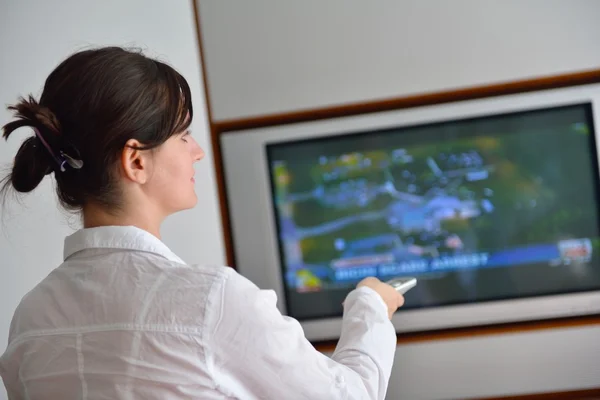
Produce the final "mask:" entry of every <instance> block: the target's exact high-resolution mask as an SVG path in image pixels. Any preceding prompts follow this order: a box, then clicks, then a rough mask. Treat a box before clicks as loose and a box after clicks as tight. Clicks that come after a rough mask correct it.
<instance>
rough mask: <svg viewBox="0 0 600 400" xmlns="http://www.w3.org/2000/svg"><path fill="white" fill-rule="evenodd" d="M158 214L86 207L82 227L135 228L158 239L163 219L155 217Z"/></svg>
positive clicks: (144, 211)
mask: <svg viewBox="0 0 600 400" xmlns="http://www.w3.org/2000/svg"><path fill="white" fill-rule="evenodd" d="M156 215H158V213H153V212H149V210H142V209H141V208H137V209H134V210H132V211H122V210H119V211H117V212H114V211H108V210H106V209H105V208H103V207H100V206H97V205H91V204H90V205H87V206H86V207H84V209H83V227H84V228H97V227H100V226H135V227H136V228H139V229H143V230H145V231H147V232H149V233H151V234H152V235H154V236H156V237H157V238H159V239H160V226H161V224H162V221H163V218H160V217H156Z"/></svg>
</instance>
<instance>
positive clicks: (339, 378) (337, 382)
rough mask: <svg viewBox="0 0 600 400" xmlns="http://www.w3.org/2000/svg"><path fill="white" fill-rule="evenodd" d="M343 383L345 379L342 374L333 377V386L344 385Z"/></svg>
mask: <svg viewBox="0 0 600 400" xmlns="http://www.w3.org/2000/svg"><path fill="white" fill-rule="evenodd" d="M344 383H346V380H345V379H344V377H343V376H342V375H338V376H336V377H335V386H337V387H342V386H344Z"/></svg>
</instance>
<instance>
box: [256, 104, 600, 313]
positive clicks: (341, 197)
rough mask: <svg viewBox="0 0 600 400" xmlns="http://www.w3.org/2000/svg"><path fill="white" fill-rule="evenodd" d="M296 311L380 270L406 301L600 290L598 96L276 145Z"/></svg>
mask: <svg viewBox="0 0 600 400" xmlns="http://www.w3.org/2000/svg"><path fill="white" fill-rule="evenodd" d="M266 150H267V158H268V165H269V171H270V179H271V189H272V198H273V205H274V215H275V220H276V224H277V233H278V241H279V253H280V260H281V267H282V269H283V277H284V289H285V301H286V306H287V313H288V314H289V315H291V316H293V317H295V318H297V319H299V320H308V319H316V318H324V317H332V316H339V315H341V314H342V302H343V300H344V297H345V296H346V295H347V294H348V292H349V291H350V290H352V289H353V288H354V287H355V286H356V284H357V282H358V281H360V280H361V279H362V278H364V277H367V276H376V277H378V278H379V279H381V280H388V279H391V278H394V277H398V276H415V277H417V278H418V285H417V287H415V288H414V289H412V290H411V291H410V292H408V293H407V294H406V296H405V298H406V303H405V306H404V309H411V308H412V309H414V308H425V307H439V306H444V305H454V304H461V303H472V302H483V301H494V300H504V299H513V298H523V297H530V296H541V295H551V294H559V293H566V292H570V293H572V292H581V291H587V290H595V289H598V288H600V266H599V265H598V261H600V258H599V257H598V246H599V243H600V227H599V218H598V217H599V215H598V163H597V155H596V143H595V136H594V131H593V120H592V106H591V104H589V103H586V104H580V105H573V106H564V107H554V108H545V109H540V110H533V111H526V112H518V113H508V114H501V115H491V116H486V117H478V118H471V119H462V120H453V121H445V122H441V123H433V124H427V125H418V126H408V127H407V126H403V127H398V128H388V129H385V130H376V131H366V132H359V133H349V134H343V133H342V134H336V135H332V136H328V137H326V138H319V139H309V140H306V139H305V140H301V141H290V142H279V143H271V144H268V145H267V148H266Z"/></svg>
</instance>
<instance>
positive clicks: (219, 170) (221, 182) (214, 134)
mask: <svg viewBox="0 0 600 400" xmlns="http://www.w3.org/2000/svg"><path fill="white" fill-rule="evenodd" d="M190 1H191V2H192V9H193V11H194V20H195V21H196V34H197V36H198V51H199V53H200V66H201V68H202V81H203V83H204V100H205V102H206V113H207V116H208V123H209V129H210V142H211V146H212V154H213V166H214V169H215V179H216V182H217V194H218V196H219V208H220V211H221V212H220V214H221V229H222V230H223V244H224V246H225V258H226V262H227V265H229V266H231V267H233V268H234V269H235V252H234V250H233V235H232V233H231V219H230V217H229V207H228V203H227V190H226V188H225V177H224V176H223V175H224V174H223V154H222V152H221V143H220V141H219V135H220V133H221V131H220V130H219V129H218V128H217V125H216V124H215V122H214V120H213V116H212V106H211V103H210V88H209V84H208V78H207V74H208V72H207V71H206V64H205V62H204V47H203V41H202V28H201V26H200V8H199V6H198V2H197V0H190Z"/></svg>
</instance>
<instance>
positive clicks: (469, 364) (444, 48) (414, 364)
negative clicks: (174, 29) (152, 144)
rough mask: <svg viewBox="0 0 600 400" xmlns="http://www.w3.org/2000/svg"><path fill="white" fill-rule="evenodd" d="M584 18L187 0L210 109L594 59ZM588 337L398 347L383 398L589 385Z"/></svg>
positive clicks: (411, 88) (400, 88)
mask: <svg viewBox="0 0 600 400" xmlns="http://www.w3.org/2000/svg"><path fill="white" fill-rule="evenodd" d="M598 15H600V2H597V1H594V0H568V1H564V0H563V1H559V0H527V1H523V0H506V1H503V2H498V1H489V0H471V1H467V0H454V1H452V2H433V1H422V0H415V1H403V2H395V3H391V2H380V3H377V4H375V3H373V2H353V3H352V5H351V6H350V5H348V4H347V3H342V2H320V1H317V0H306V1H302V2H277V3H276V2H270V1H266V0H254V1H253V2H250V3H244V2H235V4H234V2H226V1H221V2H210V1H200V16H201V26H202V34H203V39H204V40H203V47H204V51H205V62H206V63H205V66H206V72H207V75H208V86H209V89H210V100H211V106H212V112H213V117H214V119H216V120H219V121H220V120H230V119H236V118H243V117H251V116H259V115H265V114H271V113H278V112H286V111H297V110H302V109H310V108H316V107H321V106H327V105H332V104H336V105H337V104H344V103H353V102H362V101H368V100H372V99H381V98H387V97H397V96H402V95H409V94H414V93H422V92H429V91H437V90H443V89H450V88H455V87H463V86H471V85H479V84H486V83H492V82H501V81H510V80H514V79H522V78H528V77H535V76H541V75H552V74H557V73H564V72H571V71H578V70H585V69H591V68H600V52H598V50H597V46H598V38H600V24H598V22H597V16H598ZM598 335H600V327H598V326H595V327H586V328H572V329H557V330H550V331H543V332H529V333H514V334H510V335H494V336H487V337H478V338H465V339H461V340H448V341H437V342H423V343H415V344H409V345H403V346H400V347H399V348H398V352H397V355H396V363H395V367H394V371H393V374H392V380H391V383H390V390H389V396H388V398H389V399H401V398H406V399H443V398H446V399H448V398H467V397H471V396H474V397H477V396H479V397H484V396H502V395H509V394H524V393H533V392H542V391H561V390H574V389H579V388H591V387H595V386H598V385H600V379H599V378H598V375H597V372H598V371H600V345H599V344H598V339H597V338H598ZM523 363H524V365H525V366H526V367H527V368H524V367H523V365H521V367H520V368H516V366H517V365H519V364H523ZM524 369H525V370H527V369H529V370H530V372H529V373H526V374H524V373H523V370H524Z"/></svg>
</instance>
